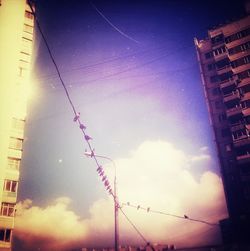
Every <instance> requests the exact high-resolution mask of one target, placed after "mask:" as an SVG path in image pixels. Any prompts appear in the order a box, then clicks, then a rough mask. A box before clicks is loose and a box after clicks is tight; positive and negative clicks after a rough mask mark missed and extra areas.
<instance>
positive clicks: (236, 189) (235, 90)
mask: <svg viewBox="0 0 250 251" xmlns="http://www.w3.org/2000/svg"><path fill="white" fill-rule="evenodd" d="M195 45H196V50H197V56H198V61H199V65H200V72H201V78H202V82H203V87H204V92H205V98H206V102H207V107H208V111H209V115H210V122H211V126H212V128H213V132H214V140H215V143H216V146H217V150H218V158H219V162H220V167H221V174H222V179H223V185H224V191H225V196H226V201H227V207H228V213H229V218H228V219H224V220H222V221H221V222H220V224H221V230H222V238H223V240H224V242H225V243H230V242H234V243H245V242H249V240H250V238H249V233H250V16H249V15H248V16H245V17H244V18H241V19H239V20H237V21H234V22H231V23H228V24H225V25H220V26H218V27H216V28H214V29H211V30H209V31H208V37H207V38H206V39H204V40H197V39H195Z"/></svg>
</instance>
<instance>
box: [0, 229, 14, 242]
mask: <svg viewBox="0 0 250 251" xmlns="http://www.w3.org/2000/svg"><path fill="white" fill-rule="evenodd" d="M10 235H11V230H10V229H0V241H4V242H10Z"/></svg>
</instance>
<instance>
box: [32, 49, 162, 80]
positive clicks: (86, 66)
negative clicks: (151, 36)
mask: <svg viewBox="0 0 250 251" xmlns="http://www.w3.org/2000/svg"><path fill="white" fill-rule="evenodd" d="M162 49H166V46H161V47H157V48H149V49H147V50H143V51H138V52H135V53H132V54H126V55H121V56H118V57H109V58H107V59H104V60H102V61H99V62H96V63H89V64H86V65H83V66H78V67H75V68H72V69H69V70H65V71H64V72H65V73H69V72H72V71H79V70H85V69H89V68H93V67H96V66H100V65H104V64H107V63H112V62H115V61H118V60H120V59H125V58H130V57H134V56H138V55H143V54H145V53H151V52H152V51H157V50H160V51H161V50H162ZM57 76H58V75H57V74H56V73H55V74H49V75H44V76H39V77H37V78H36V79H38V80H39V79H48V78H55V77H57Z"/></svg>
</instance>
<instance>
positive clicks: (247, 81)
mask: <svg viewBox="0 0 250 251" xmlns="http://www.w3.org/2000/svg"><path fill="white" fill-rule="evenodd" d="M246 85H250V78H249V77H248V78H244V79H242V80H241V81H240V83H239V85H238V87H243V86H246Z"/></svg>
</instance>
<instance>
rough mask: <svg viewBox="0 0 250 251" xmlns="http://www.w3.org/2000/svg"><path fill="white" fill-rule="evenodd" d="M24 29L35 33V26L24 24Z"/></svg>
mask: <svg viewBox="0 0 250 251" xmlns="http://www.w3.org/2000/svg"><path fill="white" fill-rule="evenodd" d="M23 31H24V32H27V33H30V34H32V33H33V26H31V25H28V24H24V26H23Z"/></svg>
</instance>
